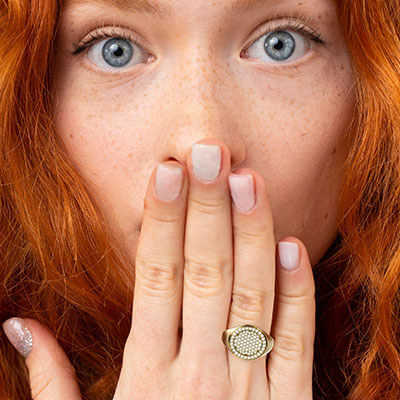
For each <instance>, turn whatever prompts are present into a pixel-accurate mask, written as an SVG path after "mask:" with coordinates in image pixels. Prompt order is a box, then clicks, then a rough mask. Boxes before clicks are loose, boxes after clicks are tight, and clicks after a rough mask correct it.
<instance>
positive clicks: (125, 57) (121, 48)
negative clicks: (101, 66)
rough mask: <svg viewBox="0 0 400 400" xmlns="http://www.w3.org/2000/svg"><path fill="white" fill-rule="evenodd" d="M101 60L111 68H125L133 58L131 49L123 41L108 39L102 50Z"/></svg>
mask: <svg viewBox="0 0 400 400" xmlns="http://www.w3.org/2000/svg"><path fill="white" fill-rule="evenodd" d="M102 53H103V58H104V60H105V62H106V63H107V64H109V65H110V66H111V67H117V68H120V67H125V66H126V65H127V64H128V63H129V61H131V60H132V57H133V47H132V45H131V44H130V43H129V41H127V40H125V39H109V40H107V41H106V42H105V43H104V45H103V49H102Z"/></svg>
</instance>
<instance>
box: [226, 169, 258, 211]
mask: <svg viewBox="0 0 400 400" xmlns="http://www.w3.org/2000/svg"><path fill="white" fill-rule="evenodd" d="M228 181H229V187H230V190H231V195H232V199H233V203H234V204H235V207H236V208H237V209H238V210H239V211H241V212H247V211H249V210H251V209H252V208H253V206H254V203H255V195H254V181H253V175H239V174H230V175H229V176H228Z"/></svg>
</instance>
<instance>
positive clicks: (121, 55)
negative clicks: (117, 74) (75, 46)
mask: <svg viewBox="0 0 400 400" xmlns="http://www.w3.org/2000/svg"><path fill="white" fill-rule="evenodd" d="M87 56H88V58H89V60H91V61H92V62H93V63H94V64H96V65H97V66H98V67H100V68H104V69H122V68H126V67H128V66H131V65H135V64H140V63H143V62H146V61H147V59H148V54H147V53H146V52H145V51H144V50H142V49H141V48H140V47H139V46H138V45H137V44H135V43H132V42H131V41H130V40H128V39H123V38H119V37H115V38H111V39H106V40H101V41H98V42H97V43H95V44H93V45H92V46H90V48H89V50H88V53H87Z"/></svg>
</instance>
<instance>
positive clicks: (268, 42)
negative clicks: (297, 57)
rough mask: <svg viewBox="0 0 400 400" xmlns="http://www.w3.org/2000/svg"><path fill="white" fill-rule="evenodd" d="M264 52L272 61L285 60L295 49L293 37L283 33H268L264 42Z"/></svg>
mask: <svg viewBox="0 0 400 400" xmlns="http://www.w3.org/2000/svg"><path fill="white" fill-rule="evenodd" d="M264 48H265V52H266V53H267V54H268V55H269V56H270V57H271V58H272V59H274V60H276V61H282V60H287V59H288V58H289V57H290V56H291V55H292V54H293V53H294V51H295V49H296V41H295V39H294V38H293V36H292V35H291V34H290V33H288V32H285V31H276V32H272V33H270V34H269V35H268V36H267V37H266V38H265V41H264Z"/></svg>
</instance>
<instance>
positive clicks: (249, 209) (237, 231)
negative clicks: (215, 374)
mask: <svg viewBox="0 0 400 400" xmlns="http://www.w3.org/2000/svg"><path fill="white" fill-rule="evenodd" d="M229 184H230V189H231V194H232V199H233V209H232V215H233V242H234V278H233V289H232V304H231V308H230V314H229V323H228V328H232V327H236V326H238V325H244V324H251V325H256V326H257V327H260V328H261V329H263V330H264V331H265V332H267V333H270V329H271V322H272V312H273V306H274V293H275V238H274V227H273V218H272V213H271V208H270V205H269V202H268V197H267V193H266V186H265V180H264V178H263V177H262V176H261V175H260V174H259V173H257V172H255V171H252V170H250V169H248V168H240V169H239V170H236V171H235V173H234V174H231V175H230V176H229ZM228 357H229V374H230V379H231V382H232V385H233V387H234V390H235V393H237V394H238V398H243V399H244V398H245V399H259V398H265V399H267V398H269V396H268V385H267V379H266V366H265V357H262V358H259V359H256V360H244V359H241V358H239V357H237V356H236V355H235V354H232V353H231V352H229V353H228Z"/></svg>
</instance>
